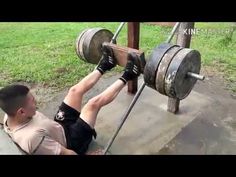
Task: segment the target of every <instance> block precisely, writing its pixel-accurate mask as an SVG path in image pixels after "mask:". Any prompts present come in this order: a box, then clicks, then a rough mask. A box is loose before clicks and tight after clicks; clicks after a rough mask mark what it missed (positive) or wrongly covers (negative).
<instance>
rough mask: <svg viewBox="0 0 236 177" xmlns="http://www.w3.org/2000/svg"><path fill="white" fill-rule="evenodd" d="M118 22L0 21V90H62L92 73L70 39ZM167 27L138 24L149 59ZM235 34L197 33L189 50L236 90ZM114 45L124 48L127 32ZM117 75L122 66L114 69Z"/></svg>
mask: <svg viewBox="0 0 236 177" xmlns="http://www.w3.org/2000/svg"><path fill="white" fill-rule="evenodd" d="M118 25H119V23H0V71H1V74H0V86H4V85H6V84H9V83H12V82H17V81H24V82H33V83H41V84H45V85H48V86H55V87H58V88H64V87H67V86H71V85H72V84H75V83H76V82H78V80H80V79H81V78H82V77H84V76H85V75H86V74H88V73H89V72H90V71H92V70H93V69H94V67H95V65H92V64H87V63H85V62H83V61H81V60H79V59H78V57H77V55H76V53H75V39H76V38H77V36H78V35H79V33H80V32H81V31H82V30H84V29H86V28H93V27H104V28H107V29H109V30H111V31H113V32H114V31H115V30H116V28H117V27H118ZM195 27H196V28H199V29H215V30H220V29H222V30H227V29H233V28H232V24H231V23H196V25H195ZM170 31H171V28H170V27H160V26H155V25H147V24H141V31H140V34H141V35H140V48H141V49H142V50H144V51H145V55H146V56H148V55H149V54H150V53H151V51H152V49H153V48H154V47H155V46H156V45H158V44H160V43H161V42H162V41H164V40H165V39H166V38H167V36H168V34H169V32H170ZM235 33H236V32H234V33H226V32H225V33H221V34H211V35H209V34H206V33H203V32H202V33H199V34H196V35H194V36H193V40H192V44H191V48H194V49H197V50H199V51H200V53H201V55H202V62H203V64H204V65H212V66H215V67H217V69H218V70H219V71H221V72H224V73H225V77H226V78H227V79H228V80H229V81H230V82H232V83H233V87H232V89H233V90H236V86H235V82H236V72H235V70H236V69H235V68H236V53H235V52H234V49H235V48H236V34H235ZM118 44H120V45H127V28H126V26H125V28H124V29H123V30H122V31H121V33H120V36H119V38H118ZM116 71H121V68H118V69H116Z"/></svg>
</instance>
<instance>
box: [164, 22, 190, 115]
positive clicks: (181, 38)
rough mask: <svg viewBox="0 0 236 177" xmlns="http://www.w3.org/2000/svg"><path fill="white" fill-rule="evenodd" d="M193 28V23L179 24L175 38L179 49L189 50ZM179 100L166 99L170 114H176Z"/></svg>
mask: <svg viewBox="0 0 236 177" xmlns="http://www.w3.org/2000/svg"><path fill="white" fill-rule="evenodd" d="M193 28H194V22H184V23H181V24H180V26H179V30H178V35H177V38H176V44H178V45H180V46H181V47H185V48H189V47H190V43H191V36H192V35H191V34H192V30H191V29H193ZM179 104H180V100H179V99H176V98H170V97H169V98H168V105H167V110H168V111H169V112H172V113H174V114H175V113H177V112H178V111H179Z"/></svg>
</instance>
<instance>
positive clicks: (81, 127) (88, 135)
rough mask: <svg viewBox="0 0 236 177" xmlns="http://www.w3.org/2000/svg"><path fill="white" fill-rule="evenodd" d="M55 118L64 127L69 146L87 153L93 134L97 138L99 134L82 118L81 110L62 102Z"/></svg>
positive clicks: (78, 152) (77, 151) (79, 151)
mask: <svg viewBox="0 0 236 177" xmlns="http://www.w3.org/2000/svg"><path fill="white" fill-rule="evenodd" d="M54 120H55V121H56V122H58V123H60V124H61V125H62V126H63V128H64V131H65V136H66V141H67V148H68V149H72V150H74V151H75V152H76V153H77V154H85V152H86V151H87V149H88V146H89V144H90V142H91V141H92V138H93V136H94V138H96V136H97V134H96V131H95V130H94V129H93V128H91V127H90V126H89V125H88V124H87V123H86V122H85V121H84V120H83V119H81V118H80V112H78V111H77V110H75V109H74V108H72V107H70V106H68V105H67V104H65V103H64V102H62V104H61V105H60V107H59V110H58V111H57V113H56V115H55V117H54Z"/></svg>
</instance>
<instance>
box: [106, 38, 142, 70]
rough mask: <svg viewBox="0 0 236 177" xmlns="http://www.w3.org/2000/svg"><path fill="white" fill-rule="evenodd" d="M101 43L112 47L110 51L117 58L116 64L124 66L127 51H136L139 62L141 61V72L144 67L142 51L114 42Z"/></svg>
mask: <svg viewBox="0 0 236 177" xmlns="http://www.w3.org/2000/svg"><path fill="white" fill-rule="evenodd" d="M103 45H105V46H109V47H110V48H112V51H113V53H114V56H115V58H116V60H117V64H118V65H119V66H122V67H125V66H126V63H127V58H128V53H129V52H134V53H136V54H137V55H138V56H139V58H140V63H141V73H143V70H144V67H145V64H146V62H145V56H144V52H143V51H141V50H138V49H133V48H130V47H126V46H119V45H116V44H112V43H109V42H104V43H103Z"/></svg>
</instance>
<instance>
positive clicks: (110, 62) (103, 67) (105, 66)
mask: <svg viewBox="0 0 236 177" xmlns="http://www.w3.org/2000/svg"><path fill="white" fill-rule="evenodd" d="M102 53H103V55H102V58H101V60H100V61H99V63H98V65H97V67H96V69H97V70H98V71H100V73H101V74H104V73H105V72H106V71H109V70H111V69H112V68H114V67H115V66H116V63H117V62H116V59H115V57H114V54H113V51H112V48H110V47H108V46H106V45H105V46H102Z"/></svg>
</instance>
